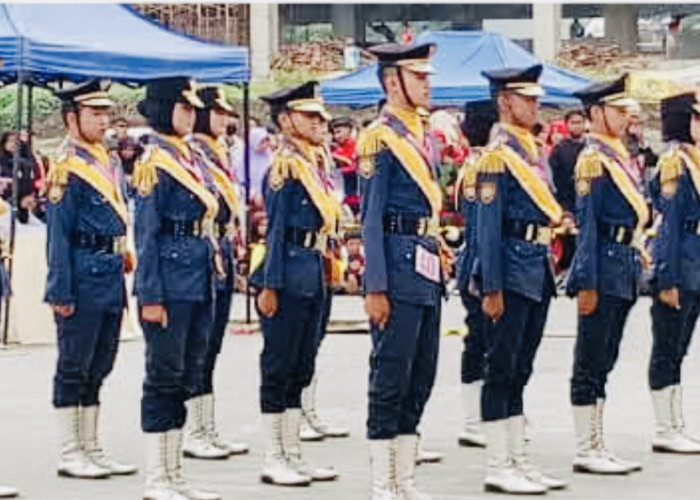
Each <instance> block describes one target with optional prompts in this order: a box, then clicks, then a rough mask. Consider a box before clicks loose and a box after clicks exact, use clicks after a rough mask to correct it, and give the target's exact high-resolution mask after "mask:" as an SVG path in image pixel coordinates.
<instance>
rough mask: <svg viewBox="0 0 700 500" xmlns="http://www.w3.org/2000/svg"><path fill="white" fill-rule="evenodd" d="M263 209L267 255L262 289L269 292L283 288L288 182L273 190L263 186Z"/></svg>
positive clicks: (267, 185) (268, 186)
mask: <svg viewBox="0 0 700 500" xmlns="http://www.w3.org/2000/svg"><path fill="white" fill-rule="evenodd" d="M265 186H266V187H265V189H266V192H265V209H266V211H267V235H266V236H265V244H266V245H267V254H266V256H265V264H264V266H265V267H264V269H263V287H264V288H269V289H271V290H281V289H282V288H284V260H285V258H284V247H285V243H284V229H285V227H286V222H285V218H286V214H287V211H288V209H289V202H288V198H289V191H290V190H289V186H290V183H289V181H285V182H284V184H283V185H282V186H281V187H280V188H278V189H273V188H272V187H270V183H269V182H268V183H266V184H265Z"/></svg>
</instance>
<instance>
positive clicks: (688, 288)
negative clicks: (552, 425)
mask: <svg viewBox="0 0 700 500" xmlns="http://www.w3.org/2000/svg"><path fill="white" fill-rule="evenodd" d="M661 131H662V135H663V140H664V142H667V143H668V150H667V151H666V152H665V153H664V154H663V155H662V156H661V158H660V159H659V173H658V176H657V178H656V180H655V182H656V183H657V184H660V185H659V186H658V189H657V192H660V197H659V199H658V202H657V203H656V204H657V208H658V209H659V210H660V212H661V213H662V214H663V218H662V223H661V226H660V228H659V235H658V237H657V239H656V240H654V279H653V281H652V283H653V287H654V294H655V295H654V302H653V305H652V307H651V317H652V332H653V336H654V342H653V346H652V351H651V360H650V363H649V387H650V388H651V396H652V402H653V406H654V414H655V416H656V433H655V435H654V438H653V440H652V448H653V450H654V451H659V452H670V453H700V442H698V441H697V440H696V439H694V438H692V437H690V436H688V435H687V434H686V432H685V428H684V427H685V419H684V418H683V398H682V389H681V365H682V363H683V358H684V357H685V355H686V353H687V352H688V346H689V344H690V340H691V339H692V336H693V331H694V330H695V324H696V323H697V319H698V314H700V266H698V265H697V263H698V259H700V236H699V235H700V149H698V147H697V145H696V144H697V143H698V142H699V141H700V103H698V100H697V98H696V95H695V93H693V92H688V93H684V94H680V95H677V96H673V97H669V98H667V99H664V100H662V101H661Z"/></svg>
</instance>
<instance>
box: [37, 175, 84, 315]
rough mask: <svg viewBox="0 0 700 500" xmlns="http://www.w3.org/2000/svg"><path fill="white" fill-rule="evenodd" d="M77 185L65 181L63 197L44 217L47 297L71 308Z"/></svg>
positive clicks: (73, 295)
mask: <svg viewBox="0 0 700 500" xmlns="http://www.w3.org/2000/svg"><path fill="white" fill-rule="evenodd" d="M78 191H79V184H78V181H77V180H76V179H75V178H73V177H69V178H68V183H67V185H66V186H65V188H64V192H63V195H62V197H61V199H60V200H59V201H57V202H56V203H53V202H51V203H49V204H48V210H47V214H46V262H47V265H48V275H47V278H46V295H45V297H44V300H45V301H46V302H47V303H49V304H52V305H59V306H65V305H74V304H75V291H74V288H73V285H74V283H73V264H72V256H71V253H72V252H71V234H72V231H73V228H74V227H75V220H76V216H77V214H78V196H79V192H78Z"/></svg>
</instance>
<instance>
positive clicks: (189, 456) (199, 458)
mask: <svg viewBox="0 0 700 500" xmlns="http://www.w3.org/2000/svg"><path fill="white" fill-rule="evenodd" d="M182 454H183V456H184V457H185V458H194V459H196V460H226V459H227V458H228V457H229V456H230V455H222V456H220V457H203V456H201V455H195V454H194V453H191V452H189V451H183V452H182Z"/></svg>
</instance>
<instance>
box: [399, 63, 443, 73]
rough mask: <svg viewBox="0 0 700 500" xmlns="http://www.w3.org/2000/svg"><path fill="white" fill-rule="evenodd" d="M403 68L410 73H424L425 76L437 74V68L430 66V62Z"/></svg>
mask: <svg viewBox="0 0 700 500" xmlns="http://www.w3.org/2000/svg"><path fill="white" fill-rule="evenodd" d="M403 67H404V68H406V69H407V70H409V71H413V72H414V73H422V74H424V75H434V74H435V73H436V71H435V66H433V65H432V64H430V62H428V61H426V62H424V63H412V64H406V65H405V66H403Z"/></svg>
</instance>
